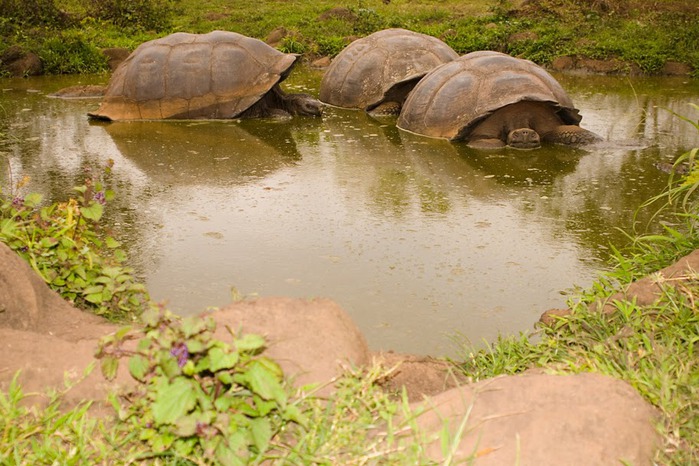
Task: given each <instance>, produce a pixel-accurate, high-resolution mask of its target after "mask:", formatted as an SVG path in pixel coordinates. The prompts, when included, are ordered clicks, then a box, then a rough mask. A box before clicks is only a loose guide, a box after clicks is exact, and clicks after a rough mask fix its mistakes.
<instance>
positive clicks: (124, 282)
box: [0, 166, 149, 320]
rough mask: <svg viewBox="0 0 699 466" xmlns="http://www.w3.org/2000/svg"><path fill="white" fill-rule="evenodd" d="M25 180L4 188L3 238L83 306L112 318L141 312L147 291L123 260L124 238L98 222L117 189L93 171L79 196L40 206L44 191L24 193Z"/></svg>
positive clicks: (0, 230)
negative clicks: (121, 245)
mask: <svg viewBox="0 0 699 466" xmlns="http://www.w3.org/2000/svg"><path fill="white" fill-rule="evenodd" d="M110 169H111V166H109V167H107V168H106V171H105V173H104V175H103V176H106V174H108V172H109V170H110ZM25 182H26V180H21V181H20V182H19V183H18V185H17V186H16V187H15V192H10V193H9V194H8V195H4V196H2V195H1V194H2V193H1V192H0V241H3V242H4V243H6V244H7V245H8V246H9V247H10V248H11V249H13V250H14V251H15V252H17V253H18V254H19V255H20V256H21V257H22V258H24V259H25V260H26V261H27V262H28V263H29V264H30V265H31V266H32V268H33V269H34V271H36V272H37V273H38V274H39V275H40V276H41V277H42V278H43V279H44V280H45V281H46V283H47V284H48V285H49V286H50V287H51V288H53V289H54V290H56V291H57V292H58V293H60V294H61V296H63V297H64V298H66V299H68V300H70V301H71V302H73V303H74V304H75V305H77V306H78V307H81V308H83V309H91V310H92V311H93V312H94V313H95V314H98V315H102V316H105V317H107V318H109V319H112V320H131V319H133V318H134V317H135V316H136V315H138V314H139V313H140V312H141V311H142V308H143V306H144V305H145V303H146V302H148V300H149V298H148V294H147V292H146V290H145V287H144V286H143V285H142V284H139V283H137V282H136V280H135V279H134V277H133V275H132V273H133V270H132V269H130V268H128V267H126V266H125V265H124V264H125V263H126V259H127V258H126V254H125V253H124V251H123V250H121V249H120V243H119V242H118V241H117V240H116V239H114V238H113V237H112V236H109V235H108V234H106V233H105V232H104V231H103V230H102V228H100V223H99V222H100V220H101V218H102V215H103V213H104V207H105V205H106V204H107V203H108V202H109V201H110V200H111V199H112V198H113V195H114V193H113V192H112V191H111V190H109V189H107V188H106V186H105V185H104V183H103V181H102V179H101V178H100V177H99V176H92V177H88V178H87V179H86V182H85V185H83V186H79V187H76V188H75V192H76V193H77V194H78V196H76V197H74V198H71V199H69V200H68V201H66V202H61V203H54V204H51V205H47V206H43V207H41V202H42V197H41V195H39V194H36V193H31V194H28V195H26V196H22V195H21V194H20V190H21V188H22V186H23V183H25Z"/></svg>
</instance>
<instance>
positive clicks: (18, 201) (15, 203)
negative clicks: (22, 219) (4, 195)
mask: <svg viewBox="0 0 699 466" xmlns="http://www.w3.org/2000/svg"><path fill="white" fill-rule="evenodd" d="M12 207H14V208H15V209H21V208H22V207H24V198H23V197H22V196H15V198H14V199H12Z"/></svg>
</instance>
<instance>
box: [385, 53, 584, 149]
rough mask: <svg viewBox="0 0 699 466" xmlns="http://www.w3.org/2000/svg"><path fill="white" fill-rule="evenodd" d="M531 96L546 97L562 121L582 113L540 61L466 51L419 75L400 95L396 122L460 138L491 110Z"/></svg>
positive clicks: (575, 121)
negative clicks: (407, 91)
mask: <svg viewBox="0 0 699 466" xmlns="http://www.w3.org/2000/svg"><path fill="white" fill-rule="evenodd" d="M532 100H533V101H540V102H549V103H550V104H551V105H552V106H553V108H554V109H555V111H557V112H558V115H559V116H560V117H561V119H562V120H563V122H564V123H565V124H569V125H577V124H579V123H580V120H581V119H582V117H581V116H580V115H579V114H578V110H577V109H576V108H574V107H573V102H572V100H571V99H570V97H568V94H567V93H566V92H565V91H564V90H563V88H562V87H561V85H560V84H559V83H558V81H556V80H555V79H554V78H553V76H551V75H550V74H549V73H548V72H546V70H544V69H543V68H541V67H540V66H538V65H536V64H535V63H533V62H531V61H529V60H523V59H520V58H515V57H512V56H510V55H506V54H504V53H499V52H491V51H481V52H472V53H469V54H466V55H464V56H462V57H460V58H458V59H456V60H454V61H452V62H450V63H447V64H445V65H441V66H439V67H437V68H435V69H434V70H432V71H431V72H430V73H428V74H427V75H425V77H424V78H422V80H421V81H420V82H419V83H418V84H417V86H415V88H414V89H413V90H412V92H411V93H410V95H409V96H408V98H407V99H406V101H405V104H404V105H403V110H402V111H401V114H400V117H399V118H398V122H397V125H398V127H399V128H401V129H404V130H407V131H410V132H413V133H417V134H422V135H425V136H431V137H435V138H445V139H450V140H458V139H464V138H467V137H468V133H469V131H470V129H472V128H473V127H474V126H476V125H477V124H478V123H479V122H481V121H482V120H483V119H484V118H486V117H487V116H488V115H490V114H491V113H493V112H494V111H495V110H497V109H499V108H502V107H505V106H506V105H510V104H514V103H517V102H521V101H532Z"/></svg>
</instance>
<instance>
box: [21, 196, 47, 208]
mask: <svg viewBox="0 0 699 466" xmlns="http://www.w3.org/2000/svg"><path fill="white" fill-rule="evenodd" d="M43 198H44V197H43V196H42V195H41V194H39V193H31V194H27V196H25V198H24V205H25V206H27V207H36V206H38V205H39V204H41V200H42V199H43Z"/></svg>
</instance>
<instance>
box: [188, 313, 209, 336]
mask: <svg viewBox="0 0 699 466" xmlns="http://www.w3.org/2000/svg"><path fill="white" fill-rule="evenodd" d="M205 329H206V324H205V323H204V321H203V320H202V319H201V318H200V317H198V316H190V317H185V318H184V319H182V331H183V332H184V336H185V337H186V338H190V337H192V336H194V335H197V334H199V333H201V332H202V331H204V330H205Z"/></svg>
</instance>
